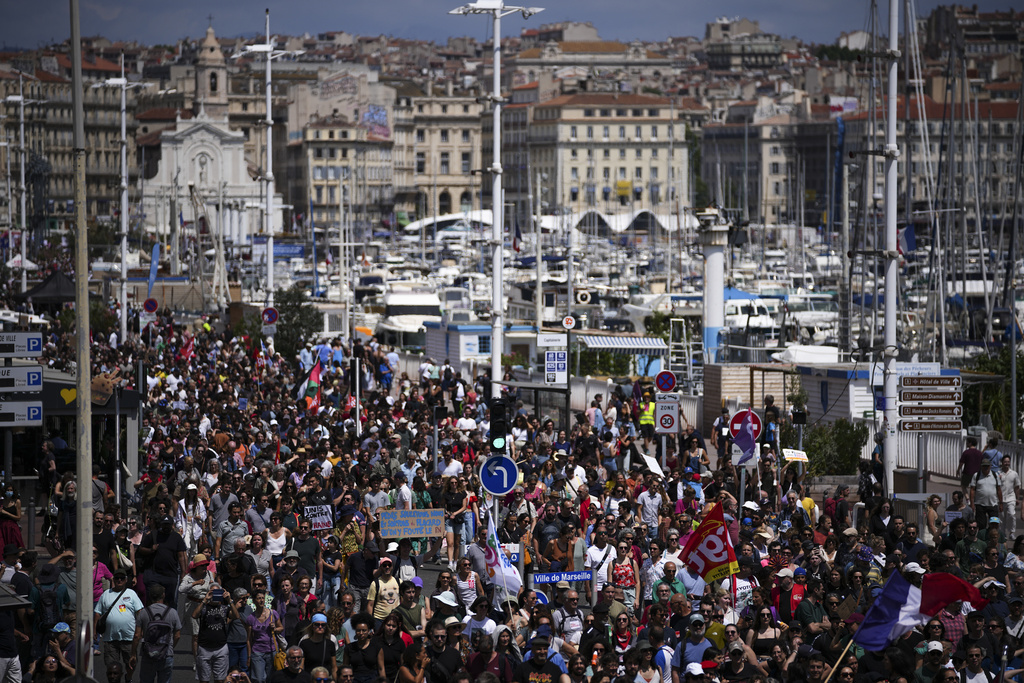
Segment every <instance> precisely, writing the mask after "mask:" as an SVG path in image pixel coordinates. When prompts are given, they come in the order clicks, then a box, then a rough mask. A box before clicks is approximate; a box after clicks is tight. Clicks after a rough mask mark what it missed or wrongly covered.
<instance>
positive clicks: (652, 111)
mask: <svg viewBox="0 0 1024 683" xmlns="http://www.w3.org/2000/svg"><path fill="white" fill-rule="evenodd" d="M660 113H661V112H660V111H658V110H657V109H648V110H647V115H648V116H651V117H657V116H658V114H660Z"/></svg>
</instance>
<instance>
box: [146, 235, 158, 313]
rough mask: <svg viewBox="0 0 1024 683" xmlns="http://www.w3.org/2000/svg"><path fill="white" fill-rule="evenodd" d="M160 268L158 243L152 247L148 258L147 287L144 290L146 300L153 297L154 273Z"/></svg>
mask: <svg viewBox="0 0 1024 683" xmlns="http://www.w3.org/2000/svg"><path fill="white" fill-rule="evenodd" d="M159 267H160V243H159V242H158V243H156V244H154V245H153V253H152V255H151V256H150V257H149V287H148V288H147V289H146V298H147V299H148V298H149V297H151V296H153V285H154V284H155V283H156V271H157V269H158V268H159Z"/></svg>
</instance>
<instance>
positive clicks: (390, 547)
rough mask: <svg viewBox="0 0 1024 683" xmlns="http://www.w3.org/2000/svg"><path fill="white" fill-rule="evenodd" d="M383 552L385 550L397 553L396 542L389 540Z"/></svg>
mask: <svg viewBox="0 0 1024 683" xmlns="http://www.w3.org/2000/svg"><path fill="white" fill-rule="evenodd" d="M384 552H386V553H397V552H398V544H397V543H395V542H394V541H391V543H388V547H387V548H386V549H385V550H384Z"/></svg>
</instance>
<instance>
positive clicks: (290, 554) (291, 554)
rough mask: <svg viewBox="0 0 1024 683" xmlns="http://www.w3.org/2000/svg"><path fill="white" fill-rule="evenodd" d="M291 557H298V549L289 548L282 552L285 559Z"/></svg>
mask: <svg viewBox="0 0 1024 683" xmlns="http://www.w3.org/2000/svg"><path fill="white" fill-rule="evenodd" d="M293 557H294V558H295V559H296V560H297V559H299V551H298V550H289V551H288V552H286V553H285V554H284V559H286V560H290V559H291V558H293Z"/></svg>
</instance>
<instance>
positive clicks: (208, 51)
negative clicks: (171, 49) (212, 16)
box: [192, 26, 228, 119]
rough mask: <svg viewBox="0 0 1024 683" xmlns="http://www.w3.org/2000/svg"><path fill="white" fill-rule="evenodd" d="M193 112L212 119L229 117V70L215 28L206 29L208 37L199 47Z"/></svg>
mask: <svg viewBox="0 0 1024 683" xmlns="http://www.w3.org/2000/svg"><path fill="white" fill-rule="evenodd" d="M192 110H193V112H194V113H195V114H199V113H200V112H201V111H205V112H206V115H207V116H209V117H210V118H212V119H226V118H227V117H228V68H227V64H226V63H225V61H224V53H223V52H221V50H220V43H218V42H217V36H216V35H214V33H213V26H210V27H209V28H207V29H206V37H205V38H204V39H203V42H202V44H201V45H200V46H199V58H198V59H197V60H196V96H195V100H194V101H193V103H192Z"/></svg>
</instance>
